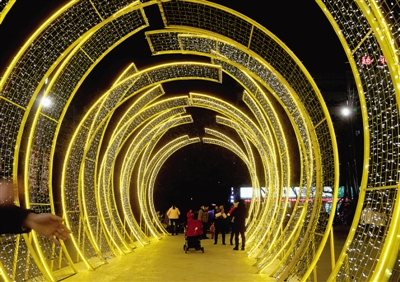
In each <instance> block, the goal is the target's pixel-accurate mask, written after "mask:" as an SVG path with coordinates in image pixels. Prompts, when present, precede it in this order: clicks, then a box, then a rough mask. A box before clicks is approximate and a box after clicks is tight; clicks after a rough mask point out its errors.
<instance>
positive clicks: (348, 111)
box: [342, 107, 351, 117]
mask: <svg viewBox="0 0 400 282" xmlns="http://www.w3.org/2000/svg"><path fill="white" fill-rule="evenodd" d="M350 113H351V111H350V109H349V108H348V107H344V108H342V115H343V116H345V117H347V116H348V115H350Z"/></svg>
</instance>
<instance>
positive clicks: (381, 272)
mask: <svg viewBox="0 0 400 282" xmlns="http://www.w3.org/2000/svg"><path fill="white" fill-rule="evenodd" d="M14 2H15V1H9V2H8V5H7V4H6V6H5V7H3V12H2V14H1V17H0V19H1V20H2V19H3V18H4V17H5V14H6V13H7V11H9V9H10V7H11V5H12V4H13V3H14ZM316 2H317V4H318V5H319V6H320V7H321V9H322V11H323V12H324V13H325V15H326V17H327V20H329V21H330V22H331V24H332V26H333V28H334V30H335V31H336V33H337V34H338V37H339V40H340V41H341V43H342V45H343V46H344V49H345V52H346V54H347V56H348V59H349V62H350V65H351V68H352V70H353V75H354V78H355V81H356V84H357V88H358V93H359V97H360V103H361V110H362V116H363V125H364V132H363V134H364V148H365V155H364V169H363V175H362V183H361V190H360V197H359V202H358V206H357V210H356V212H355V216H354V221H353V223H352V226H351V229H350V233H349V235H348V239H347V241H346V245H345V247H344V248H343V251H342V253H341V255H340V257H339V259H338V260H337V261H335V260H332V265H333V269H332V273H331V275H330V279H336V280H338V281H354V280H357V281H358V280H359V281H366V280H365V279H366V278H365V277H367V279H369V281H396V280H397V279H398V278H399V277H400V263H399V252H398V250H399V246H400V239H399V238H400V227H399V217H400V203H399V200H398V198H397V195H398V189H399V175H400V172H399V171H400V155H399V153H400V140H399V121H400V118H399V100H400V76H399V73H400V64H399V49H398V48H399V41H400V40H399V37H400V35H399V34H400V33H399V32H398V30H399V27H400V24H399V18H398V17H396V16H394V17H393V14H396V13H398V11H399V9H400V5H399V2H398V1H394V2H393V3H391V4H390V3H389V2H385V1H382V2H381V1H366V0H359V1H350V0H348V1H328V0H317V1H316ZM152 5H154V6H155V7H158V9H159V13H160V14H161V16H162V20H163V23H164V27H165V28H164V29H157V30H150V31H147V32H145V35H146V39H147V41H148V43H149V48H150V50H151V52H152V54H153V55H160V56H162V55H164V54H182V55H192V56H191V57H190V58H195V57H196V56H197V57H199V58H202V59H203V60H204V58H207V59H208V60H209V63H204V61H195V60H194V59H193V60H192V61H186V62H174V63H167V64H159V65H157V66H154V67H150V68H146V69H141V70H138V69H137V68H136V66H135V65H134V64H132V65H130V66H129V67H128V68H127V69H126V70H124V71H122V70H121V75H120V76H119V77H118V79H117V80H116V81H115V83H114V84H113V85H112V87H111V88H110V89H109V90H108V91H106V92H105V93H103V94H102V95H100V97H99V98H98V99H97V101H96V102H95V103H94V104H93V105H92V106H91V107H90V108H89V109H88V110H87V113H86V115H85V116H84V117H83V118H82V120H81V121H80V122H79V125H78V127H77V128H76V129H75V130H74V133H73V135H72V137H71V140H70V141H69V145H68V149H67V151H66V153H65V157H64V159H63V170H62V174H61V176H60V177H61V179H62V180H61V187H53V184H52V177H54V176H53V171H54V166H55V163H54V159H55V154H56V150H57V149H58V148H57V139H58V138H60V131H61V130H62V126H63V123H62V121H63V119H64V117H65V115H66V113H67V110H68V107H69V105H70V103H71V101H72V99H73V97H74V95H75V93H76V92H77V91H78V89H79V87H80V85H81V84H82V83H83V81H84V80H85V78H86V77H87V76H88V75H89V74H90V72H91V71H92V70H93V69H94V68H95V67H96V65H97V64H98V63H99V62H100V61H101V60H102V59H103V58H104V57H105V56H106V55H107V54H108V53H109V52H110V51H111V50H112V49H114V48H115V47H116V46H118V45H119V44H120V43H122V42H123V41H124V40H126V39H127V38H129V37H131V36H134V35H135V34H137V33H138V32H139V31H141V30H143V29H145V28H149V27H151V25H150V24H149V22H148V20H147V17H146V14H145V11H144V8H146V7H149V6H152ZM397 16H398V15H397ZM350 23H351V24H350ZM354 25H356V26H357V29H354V28H353V26H354ZM67 31H68V32H67ZM60 33H62V36H57V35H59V34H60ZM43 50H45V52H43ZM374 64H379V67H377V66H376V65H374ZM223 74H224V75H228V76H230V77H231V78H232V79H234V80H235V81H236V82H237V83H239V84H240V85H241V86H242V87H243V96H242V101H243V105H244V106H241V107H237V106H236V105H234V104H232V103H230V102H228V101H225V100H223V99H220V98H218V97H214V96H213V95H210V93H196V92H190V93H181V94H180V95H176V96H173V97H170V96H167V95H164V94H165V92H164V89H163V85H166V84H168V83H173V82H174V81H176V80H179V81H182V80H188V81H193V80H204V81H210V82H214V83H219V84H220V83H223V81H222V77H223ZM163 96H165V97H163ZM38 98H40V99H44V98H46V99H48V101H51V107H45V106H43V105H42V104H40V103H37V99H38ZM40 99H39V100H40ZM276 102H277V103H279V105H280V107H282V108H283V109H284V111H285V114H286V116H287V119H288V120H289V121H290V124H291V126H292V127H293V131H294V133H295V136H294V137H293V136H287V135H286V134H285V129H284V127H283V126H282V124H281V121H280V116H279V114H278V113H277V111H276V107H277V105H276ZM189 108H202V109H207V110H210V111H212V112H214V113H215V114H216V120H215V123H216V124H218V125H219V126H218V128H204V133H205V136H206V137H203V138H200V137H199V136H190V135H189V134H183V135H181V136H178V137H176V138H174V139H171V140H165V136H166V133H167V132H168V131H170V130H171V129H172V128H176V127H180V126H183V125H185V124H191V123H193V122H195V121H194V119H193V118H192V116H191V115H189V114H187V111H188V109H189ZM117 111H118V112H119V114H118V121H117V122H115V120H113V118H115V116H116V114H115V113H116V112H117ZM0 118H1V121H2V124H1V126H0V131H1V136H2V137H1V140H0V143H1V147H0V157H1V159H2V163H3V166H4V169H3V172H2V174H3V175H2V180H1V181H2V189H4V191H6V188H7V187H9V188H10V187H13V184H16V185H18V183H22V184H23V187H24V191H23V200H24V202H25V206H26V207H27V208H31V209H33V210H35V211H36V212H39V213H40V212H53V213H54V212H55V211H56V210H62V215H63V216H64V217H65V219H66V224H67V225H68V227H69V228H70V229H71V230H72V244H70V245H68V246H66V245H64V244H62V246H60V247H58V246H55V245H53V243H51V242H50V241H48V240H46V238H43V237H41V236H39V235H37V234H35V233H34V232H32V233H30V234H23V235H9V234H6V235H2V236H1V241H0V244H1V248H2V252H1V255H0V262H1V264H0V273H1V277H2V279H3V280H4V281H14V280H16V281H23V280H26V279H28V280H35V279H44V280H49V281H55V280H60V279H64V278H67V277H69V276H72V275H74V274H75V273H76V272H77V269H76V267H75V264H76V263H77V262H82V261H83V262H84V263H85V264H86V266H87V268H88V269H95V268H97V267H99V266H101V265H103V264H104V263H105V262H106V261H107V260H108V259H110V258H112V257H115V256H120V255H122V254H124V253H128V252H131V251H132V250H133V249H134V248H135V247H136V246H137V245H143V246H144V245H146V244H148V242H149V238H150V237H154V238H156V239H160V238H162V237H163V236H165V235H167V231H166V230H165V228H164V227H163V226H162V225H161V224H159V222H158V221H154V220H153V219H154V218H155V217H156V210H155V207H154V197H153V195H154V192H155V191H154V183H155V181H156V178H157V175H158V173H159V172H160V170H161V169H162V165H163V163H165V162H166V161H167V160H168V158H169V157H170V156H171V155H173V154H174V153H175V152H176V151H178V150H180V149H182V148H183V147H185V146H191V145H192V144H195V143H198V142H203V143H204V144H209V145H210V146H212V145H214V146H220V147H223V148H225V149H226V150H229V151H230V152H232V153H233V154H235V155H236V156H238V157H239V158H240V159H241V160H242V161H243V162H244V164H245V165H246V167H247V169H248V172H249V175H250V179H251V184H252V187H253V190H254V191H253V199H252V201H251V205H250V216H249V219H248V230H247V237H248V250H249V251H248V255H249V256H252V257H255V258H257V268H258V271H259V272H260V273H261V272H262V271H263V270H264V269H265V268H266V267H267V266H269V265H270V264H271V263H272V262H273V261H279V264H278V267H277V268H276V270H275V271H274V272H273V273H272V274H271V276H273V277H275V278H276V279H277V280H281V281H283V280H284V279H308V277H309V276H310V275H311V274H312V272H313V271H314V270H315V269H316V266H317V264H318V259H319V257H320V255H321V252H322V250H323V248H324V246H325V244H326V243H327V242H328V239H329V240H330V242H331V244H333V243H334V238H333V231H332V223H333V218H334V213H331V214H330V216H329V217H326V218H323V217H321V216H320V215H321V214H320V210H321V205H322V193H323V192H324V191H323V189H324V187H332V188H333V189H332V195H331V197H332V198H333V207H332V210H335V205H336V201H337V191H338V179H339V169H338V168H339V162H338V152H337V145H336V139H335V133H334V127H333V124H332V121H331V118H330V116H329V113H328V110H327V107H326V105H325V102H324V100H323V98H322V95H321V93H320V91H319V90H318V87H317V85H316V84H315V82H314V81H313V79H312V77H311V76H310V74H309V73H308V71H307V69H306V68H305V67H304V66H303V64H302V63H301V62H300V60H299V59H298V58H297V57H296V56H295V54H293V53H292V52H291V51H290V50H289V49H288V47H287V46H285V45H284V44H283V43H282V42H281V41H280V40H279V39H278V38H276V37H275V36H274V35H273V34H272V33H271V32H269V31H268V30H267V29H266V28H265V27H263V26H260V25H259V24H257V23H256V22H254V21H253V20H251V19H249V18H247V17H245V16H244V15H242V14H240V13H238V12H236V11H234V10H231V9H228V8H226V7H223V6H221V5H218V4H215V3H213V2H211V1H201V0H182V1H172V0H148V1H146V0H142V1H130V0H114V1H93V0H92V1H89V0H83V1H71V2H70V3H68V4H67V5H66V6H64V7H63V8H62V9H60V10H59V11H57V12H56V13H55V14H54V15H53V16H52V17H51V18H49V19H48V21H47V22H46V23H45V24H43V25H42V26H41V27H40V28H39V29H38V30H37V31H36V32H35V33H34V34H33V35H32V37H31V38H30V39H29V40H28V41H27V42H26V43H25V44H24V46H23V47H22V48H21V50H20V51H19V52H18V54H17V56H16V57H15V58H14V60H13V61H12V63H11V65H10V66H9V67H8V69H7V71H6V73H5V74H4V75H3V76H2V79H1V82H0ZM227 132H230V133H229V134H228V133H227ZM232 132H234V133H235V134H232ZM5 136H7V138H5ZM25 137H27V138H25ZM163 138H164V139H163ZM288 138H295V139H296V142H297V146H298V148H297V149H298V152H299V163H298V164H297V165H300V167H301V172H300V178H299V183H300V187H301V193H298V198H297V199H296V202H295V206H294V209H293V212H292V213H291V214H290V218H289V219H287V218H286V214H287V212H286V207H287V201H288V197H289V191H288V189H290V188H289V187H290V185H291V183H290V177H291V171H292V168H293V162H292V161H291V160H293V158H292V159H291V156H292V152H291V151H290V149H289V148H288ZM256 158H259V159H260V160H261V161H260V162H257V161H256V160H255V159H256ZM121 159H122V160H123V161H122V164H121V166H120V169H119V170H117V169H116V166H117V163H118V162H119V160H121ZM260 166H261V167H260ZM260 172H261V173H260ZM18 175H20V176H23V177H18ZM19 186H20V185H19ZM4 187H6V188H4ZM262 187H265V191H262ZM9 190H10V191H11V192H9V194H8V196H9V198H8V201H10V202H14V203H16V204H20V198H19V193H18V189H9ZM4 191H2V193H4ZM20 192H22V191H20ZM56 195H59V198H60V203H56V202H57V201H56V198H57V197H56ZM133 206H135V207H139V208H140V215H139V216H137V215H135V213H134V212H133V210H132V207H133ZM366 207H371V208H372V210H373V211H374V213H375V215H379V216H380V218H383V220H384V224H381V225H379V226H375V230H376V233H371V232H369V226H367V225H366V224H363V223H362V222H361V216H362V211H363V210H364V208H366ZM272 231H274V232H272ZM276 231H278V232H276ZM371 248H372V249H374V250H375V251H373V252H372V251H368V250H370V249H371ZM391 250H397V252H396V251H391ZM49 256H51V257H52V258H53V259H52V260H50V259H49ZM55 262H57V263H55Z"/></svg>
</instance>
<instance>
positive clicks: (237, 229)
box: [231, 200, 249, 251]
mask: <svg viewBox="0 0 400 282" xmlns="http://www.w3.org/2000/svg"><path fill="white" fill-rule="evenodd" d="M231 216H232V217H234V222H233V226H232V232H234V234H235V247H234V248H233V249H234V250H235V251H237V250H239V233H240V237H241V238H242V251H244V249H245V245H246V237H245V235H244V232H245V231H246V218H247V217H248V216H249V212H248V210H247V208H246V206H245V203H244V201H243V200H239V203H238V207H237V208H236V209H235V210H234V211H233V212H232V215H231Z"/></svg>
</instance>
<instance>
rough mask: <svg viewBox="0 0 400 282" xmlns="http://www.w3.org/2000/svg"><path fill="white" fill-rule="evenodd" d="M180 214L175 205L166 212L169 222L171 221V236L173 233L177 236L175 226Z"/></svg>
mask: <svg viewBox="0 0 400 282" xmlns="http://www.w3.org/2000/svg"><path fill="white" fill-rule="evenodd" d="M180 214H181V213H180V211H179V209H178V208H177V207H176V206H175V204H174V205H172V207H170V208H169V210H168V212H167V216H168V218H169V220H170V221H171V227H172V228H173V230H172V235H174V233H175V234H176V235H178V230H177V228H176V226H177V225H178V219H179V215H180Z"/></svg>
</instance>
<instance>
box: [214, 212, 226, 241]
mask: <svg viewBox="0 0 400 282" xmlns="http://www.w3.org/2000/svg"><path fill="white" fill-rule="evenodd" d="M226 218H227V215H226V213H225V210H224V206H223V205H220V206H219V208H218V210H217V213H216V214H215V222H214V225H215V239H214V245H216V244H217V243H218V234H219V233H221V237H222V245H225V232H226Z"/></svg>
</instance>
